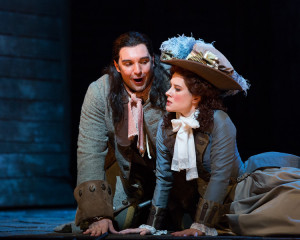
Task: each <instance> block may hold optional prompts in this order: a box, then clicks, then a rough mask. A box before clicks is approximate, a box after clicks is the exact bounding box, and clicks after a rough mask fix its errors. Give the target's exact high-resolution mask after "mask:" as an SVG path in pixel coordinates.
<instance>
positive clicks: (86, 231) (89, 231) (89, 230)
mask: <svg viewBox="0 0 300 240" xmlns="http://www.w3.org/2000/svg"><path fill="white" fill-rule="evenodd" d="M89 233H91V229H87V230H85V232H83V234H89Z"/></svg>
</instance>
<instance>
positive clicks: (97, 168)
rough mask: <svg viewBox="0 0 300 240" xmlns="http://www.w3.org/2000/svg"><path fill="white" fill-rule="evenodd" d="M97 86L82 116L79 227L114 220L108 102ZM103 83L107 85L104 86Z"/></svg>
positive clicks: (76, 193)
mask: <svg viewBox="0 0 300 240" xmlns="http://www.w3.org/2000/svg"><path fill="white" fill-rule="evenodd" d="M100 81H101V79H100V80H98V81H96V82H93V83H92V84H91V85H90V86H89V88H88V90H87V93H86V96H85V99H84V102H83V105H82V109H81V116H80V125H79V137H78V149H77V187H76V188H75V190H74V197H75V199H76V201H77V204H78V209H77V212H76V217H75V223H76V224H77V225H79V224H82V222H83V221H85V220H87V219H90V218H93V217H98V216H101V217H109V218H112V217H113V207H112V197H111V187H110V186H109V184H108V183H107V182H106V181H105V171H104V164H105V157H106V155H107V152H108V130H107V128H106V124H105V109H106V105H105V104H106V99H105V96H104V93H102V92H104V91H101V90H103V89H101V87H103V86H102V85H103V84H104V81H102V82H101V86H100ZM102 83H103V84H102Z"/></svg>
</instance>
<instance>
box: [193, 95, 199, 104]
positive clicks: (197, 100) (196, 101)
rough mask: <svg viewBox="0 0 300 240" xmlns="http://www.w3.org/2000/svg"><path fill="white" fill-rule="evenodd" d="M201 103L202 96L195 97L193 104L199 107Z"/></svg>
mask: <svg viewBox="0 0 300 240" xmlns="http://www.w3.org/2000/svg"><path fill="white" fill-rule="evenodd" d="M199 102H201V96H193V99H192V103H194V104H196V105H198V104H199Z"/></svg>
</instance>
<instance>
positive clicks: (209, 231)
mask: <svg viewBox="0 0 300 240" xmlns="http://www.w3.org/2000/svg"><path fill="white" fill-rule="evenodd" d="M190 228H193V229H196V230H199V231H201V232H203V233H204V234H205V235H206V236H218V232H217V230H216V229H215V228H210V227H207V226H205V225H204V224H201V223H193V224H192V225H191V227H190Z"/></svg>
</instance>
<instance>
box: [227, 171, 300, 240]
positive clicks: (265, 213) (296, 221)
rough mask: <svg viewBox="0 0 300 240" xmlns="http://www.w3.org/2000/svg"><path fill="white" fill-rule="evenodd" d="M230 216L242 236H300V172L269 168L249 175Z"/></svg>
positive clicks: (242, 182) (240, 186)
mask: <svg viewBox="0 0 300 240" xmlns="http://www.w3.org/2000/svg"><path fill="white" fill-rule="evenodd" d="M234 191H235V193H234V200H233V202H232V203H231V205H230V213H229V214H227V217H228V220H229V225H230V228H231V229H232V231H233V232H234V233H236V234H238V235H248V236H279V235H300V169H299V168H293V167H282V168H265V169H263V170H256V171H255V172H253V173H251V174H246V175H245V176H244V178H243V179H242V180H240V181H239V182H238V184H237V185H236V188H235V190H234Z"/></svg>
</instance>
